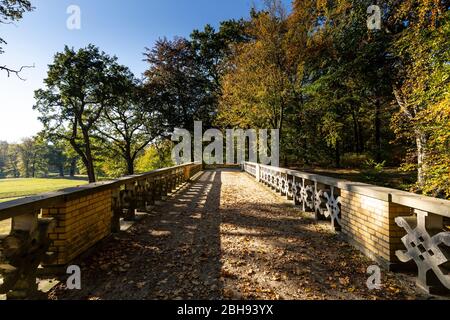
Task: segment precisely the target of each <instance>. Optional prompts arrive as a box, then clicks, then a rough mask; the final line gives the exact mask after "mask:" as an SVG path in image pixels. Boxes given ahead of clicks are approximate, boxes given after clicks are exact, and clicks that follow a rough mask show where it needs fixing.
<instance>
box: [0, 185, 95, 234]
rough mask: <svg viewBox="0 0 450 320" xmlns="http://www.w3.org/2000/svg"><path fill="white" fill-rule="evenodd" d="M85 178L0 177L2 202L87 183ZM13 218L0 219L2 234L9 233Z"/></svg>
mask: <svg viewBox="0 0 450 320" xmlns="http://www.w3.org/2000/svg"><path fill="white" fill-rule="evenodd" d="M87 183H88V182H87V180H86V179H84V178H73V179H64V178H49V179H0V203H1V202H6V201H11V200H15V199H18V198H22V197H27V196H32V195H37V194H39V193H45V192H50V191H56V190H61V189H65V188H70V187H76V186H79V185H83V184H87ZM10 225H11V220H6V221H0V234H6V233H9V229H10Z"/></svg>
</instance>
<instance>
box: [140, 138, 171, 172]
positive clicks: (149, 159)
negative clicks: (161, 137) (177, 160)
mask: <svg viewBox="0 0 450 320" xmlns="http://www.w3.org/2000/svg"><path fill="white" fill-rule="evenodd" d="M172 147H173V145H172V143H170V142H164V143H161V144H154V145H151V146H149V147H148V148H147V149H146V150H145V153H144V154H143V155H142V156H141V157H140V158H139V159H138V161H137V165H136V171H137V172H139V173H145V172H149V171H152V170H156V169H161V168H167V167H171V166H173V165H174V163H173V161H172V158H171V151H172Z"/></svg>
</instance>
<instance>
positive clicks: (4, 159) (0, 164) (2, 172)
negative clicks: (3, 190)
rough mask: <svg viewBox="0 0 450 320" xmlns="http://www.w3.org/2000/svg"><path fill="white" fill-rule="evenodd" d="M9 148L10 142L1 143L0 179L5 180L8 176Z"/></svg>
mask: <svg viewBox="0 0 450 320" xmlns="http://www.w3.org/2000/svg"><path fill="white" fill-rule="evenodd" d="M8 147H9V145H8V142H6V141H0V178H4V177H6V175H7V172H6V170H7V164H8Z"/></svg>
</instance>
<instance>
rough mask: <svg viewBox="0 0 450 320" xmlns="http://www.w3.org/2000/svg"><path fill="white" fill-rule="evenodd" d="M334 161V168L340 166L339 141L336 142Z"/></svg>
mask: <svg viewBox="0 0 450 320" xmlns="http://www.w3.org/2000/svg"><path fill="white" fill-rule="evenodd" d="M335 162H336V168H340V167H341V151H340V150H339V142H338V143H337V144H336V153H335Z"/></svg>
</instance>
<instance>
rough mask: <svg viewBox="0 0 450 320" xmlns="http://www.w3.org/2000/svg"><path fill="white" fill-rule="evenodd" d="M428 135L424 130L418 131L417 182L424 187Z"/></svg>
mask: <svg viewBox="0 0 450 320" xmlns="http://www.w3.org/2000/svg"><path fill="white" fill-rule="evenodd" d="M427 144H428V137H427V135H426V134H425V133H424V132H421V131H417V132H416V145H417V183H418V185H419V186H420V187H423V186H424V185H425V182H426V169H427V168H426V166H427V164H426V160H427Z"/></svg>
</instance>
